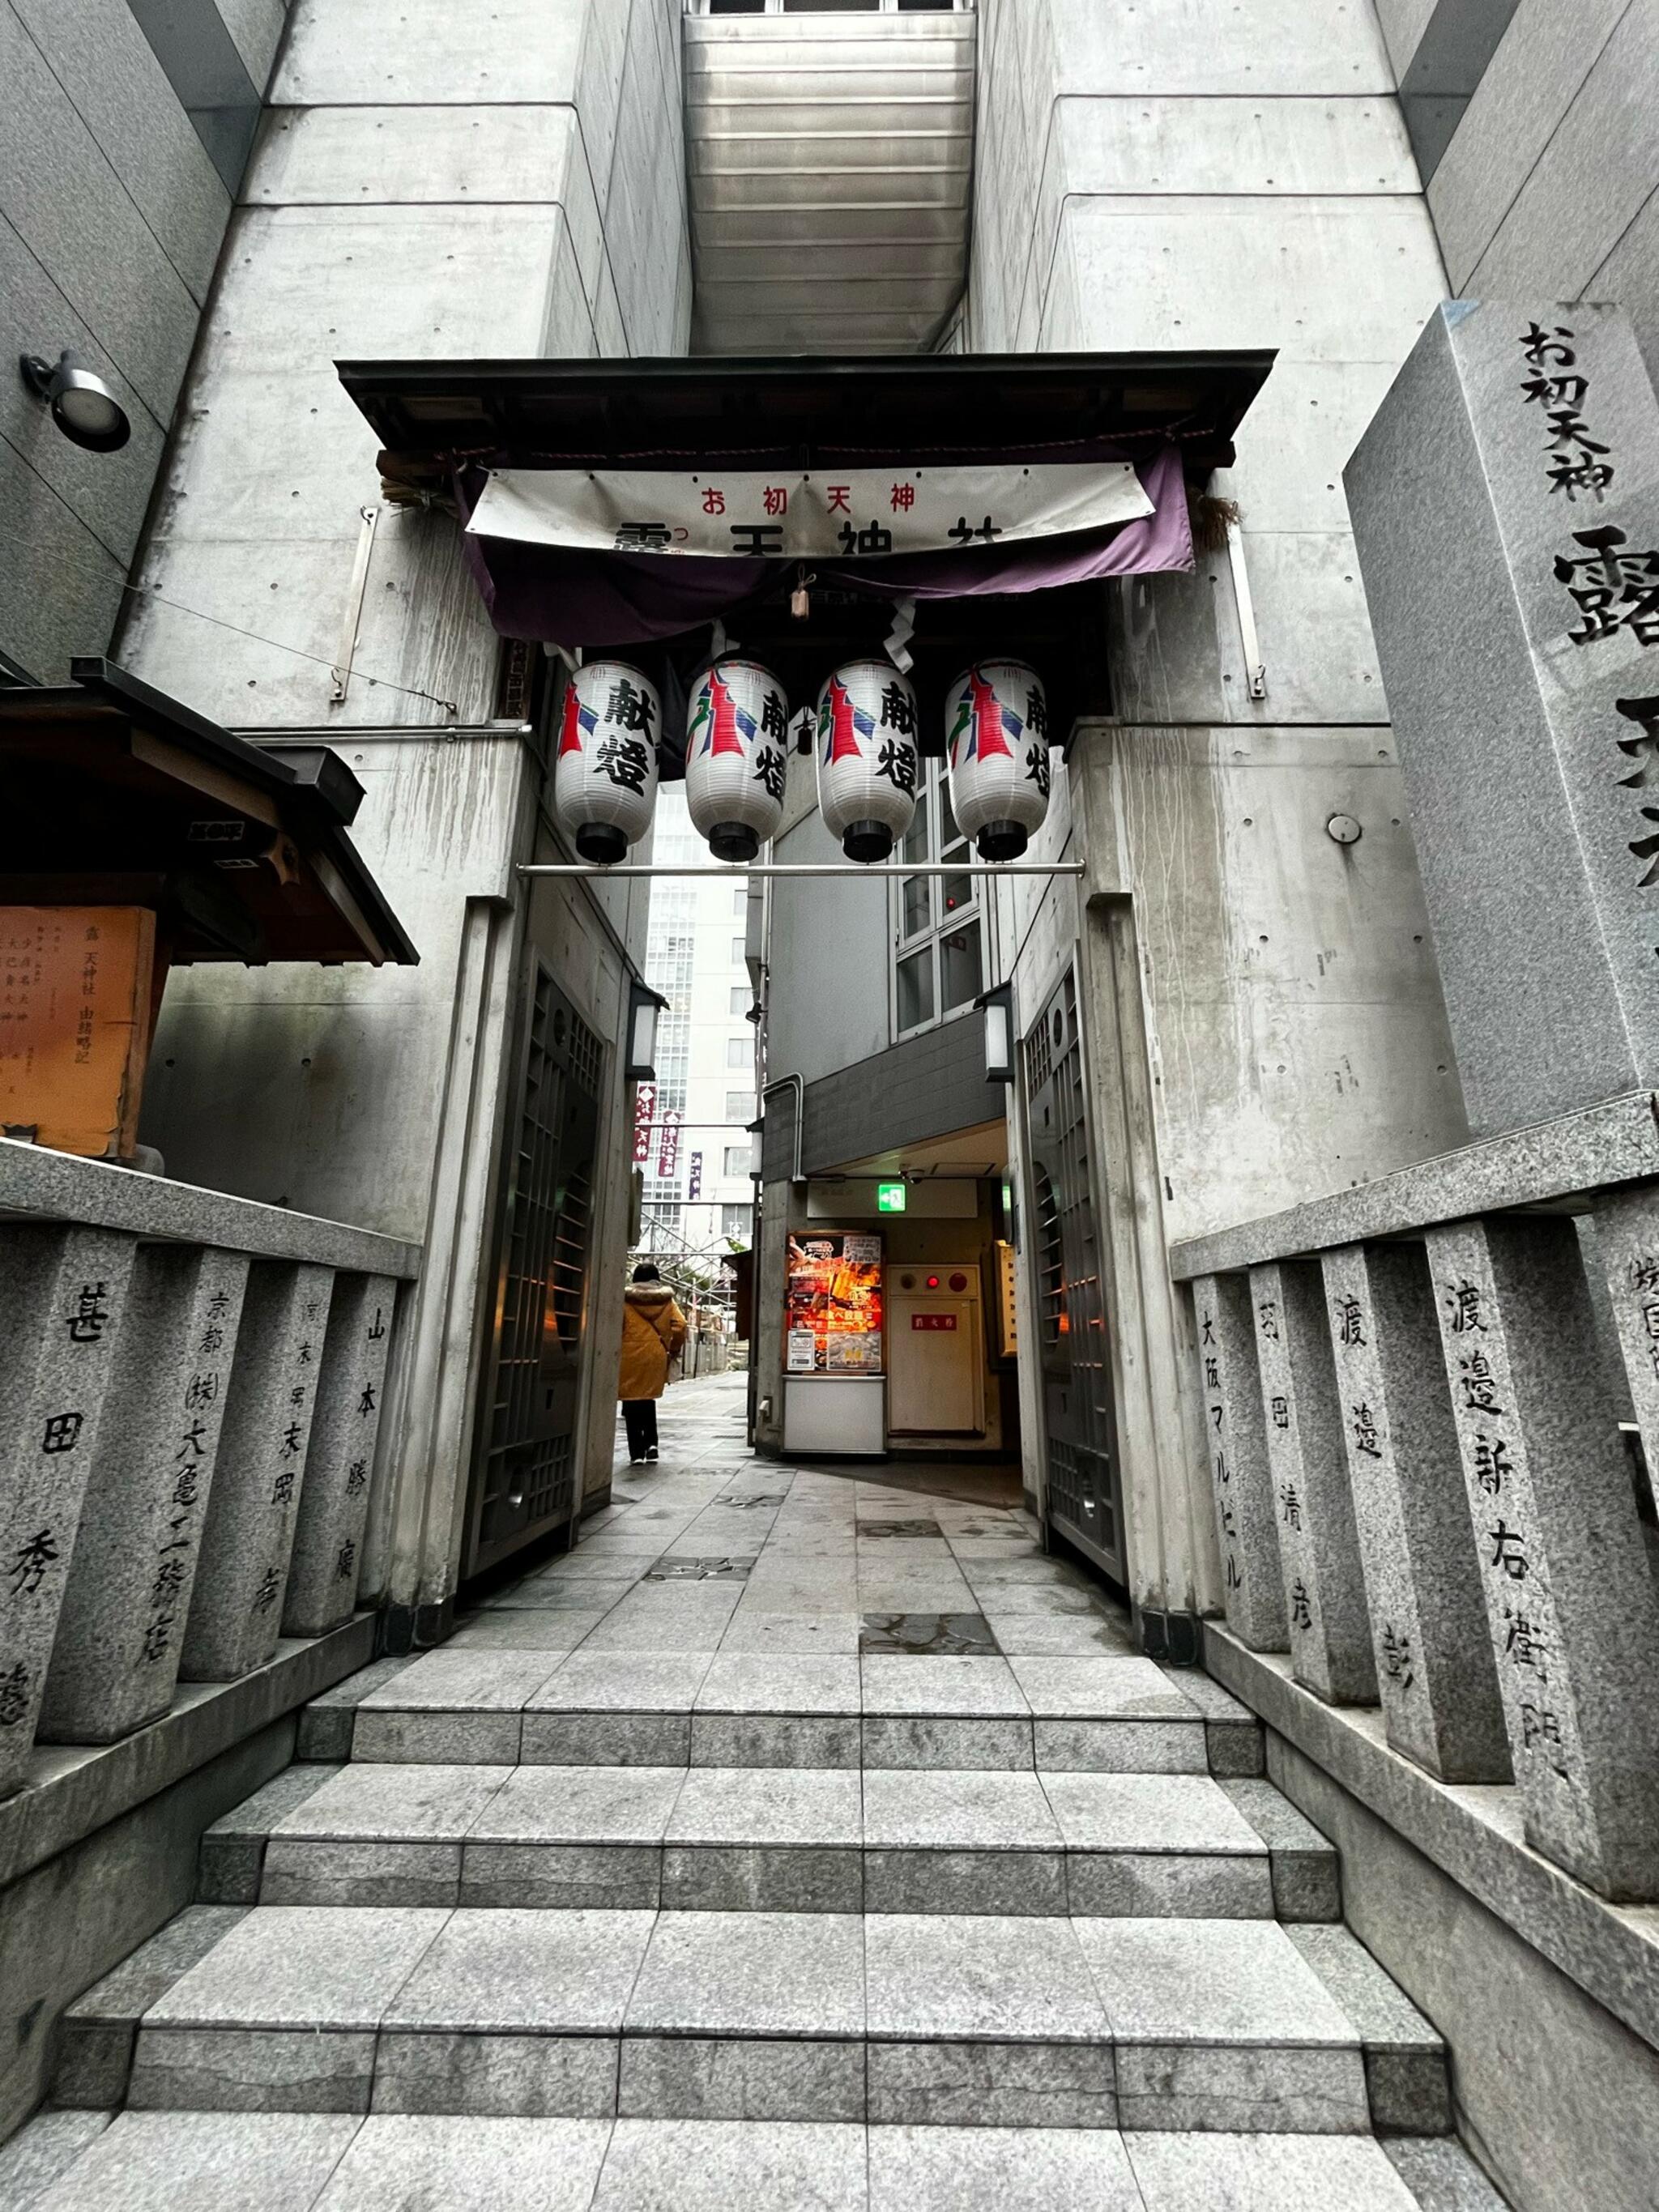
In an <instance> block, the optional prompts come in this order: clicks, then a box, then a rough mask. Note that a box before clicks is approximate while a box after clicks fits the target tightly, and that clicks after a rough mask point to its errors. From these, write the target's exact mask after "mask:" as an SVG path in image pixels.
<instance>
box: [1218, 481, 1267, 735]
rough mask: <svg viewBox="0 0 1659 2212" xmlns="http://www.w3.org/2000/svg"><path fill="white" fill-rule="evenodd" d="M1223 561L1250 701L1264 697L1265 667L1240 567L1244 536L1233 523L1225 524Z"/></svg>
mask: <svg viewBox="0 0 1659 2212" xmlns="http://www.w3.org/2000/svg"><path fill="white" fill-rule="evenodd" d="M1227 559H1228V561H1229V562H1231V567H1232V572H1233V598H1234V600H1235V601H1236V602H1237V607H1238V635H1239V637H1240V639H1241V640H1242V641H1243V647H1244V680H1245V682H1246V683H1247V684H1249V692H1250V696H1251V698H1252V699H1265V698H1266V697H1267V663H1266V662H1265V661H1264V660H1263V659H1262V658H1261V639H1260V638H1259V637H1258V636H1257V635H1256V629H1255V600H1254V599H1251V597H1250V572H1249V569H1248V568H1246V567H1245V565H1244V533H1243V531H1242V530H1241V529H1240V528H1239V526H1238V525H1237V523H1236V522H1230V523H1229V524H1228V525H1227Z"/></svg>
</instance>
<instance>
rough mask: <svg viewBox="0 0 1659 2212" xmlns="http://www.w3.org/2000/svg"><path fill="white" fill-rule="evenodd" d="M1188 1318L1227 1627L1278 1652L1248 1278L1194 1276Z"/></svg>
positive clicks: (1281, 1610) (1273, 1539)
mask: <svg viewBox="0 0 1659 2212" xmlns="http://www.w3.org/2000/svg"><path fill="white" fill-rule="evenodd" d="M1193 1322H1194V1328H1195V1331H1196V1334H1197V1337H1198V1358H1199V1372H1200V1382H1201V1383H1202V1386H1203V1398H1204V1444H1205V1450H1206V1455H1207V1457H1208V1460H1209V1466H1210V1486H1211V1492H1212V1496H1213V1498H1214V1500H1215V1524H1216V1542H1217V1545H1218V1547H1219V1550H1220V1553H1221V1586H1222V1602H1223V1604H1224V1605H1225V1608H1226V1614H1227V1626H1228V1627H1229V1628H1231V1630H1232V1632H1233V1633H1234V1635H1235V1636H1237V1638H1238V1639H1239V1641H1240V1642H1241V1643H1243V1644H1248V1645H1249V1648H1250V1650H1252V1651H1282V1650H1285V1587H1284V1584H1283V1583H1282V1581H1281V1580H1280V1578H1279V1538H1278V1534H1277V1533H1276V1531H1275V1528H1274V1525H1273V1477H1272V1474H1271V1471H1270V1469H1269V1468H1268V1465H1267V1436H1266V1433H1265V1430H1264V1424H1263V1418H1262V1409H1261V1375H1260V1373H1259V1371H1258V1370H1257V1367H1256V1359H1255V1341H1254V1324H1253V1318H1252V1314H1251V1308H1250V1286H1249V1282H1248V1281H1247V1280H1246V1279H1245V1278H1244V1277H1243V1275H1202V1276H1200V1278H1199V1279H1198V1280H1197V1282H1195V1283H1194V1285H1193Z"/></svg>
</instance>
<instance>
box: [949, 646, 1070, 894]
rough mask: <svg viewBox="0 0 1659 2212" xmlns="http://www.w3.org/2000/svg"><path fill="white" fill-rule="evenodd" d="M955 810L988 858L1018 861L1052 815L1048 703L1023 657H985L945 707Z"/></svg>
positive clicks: (960, 824)
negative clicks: (1033, 836)
mask: <svg viewBox="0 0 1659 2212" xmlns="http://www.w3.org/2000/svg"><path fill="white" fill-rule="evenodd" d="M945 747H946V751H947V753H948V755H949V758H950V769H951V812H952V813H953V814H954V815H955V816H956V818H957V827H958V828H959V829H962V830H963V832H964V833H965V834H966V835H967V836H969V837H973V838H975V839H976V840H977V841H978V849H979V856H980V858H981V860H1018V858H1019V856H1020V854H1022V853H1023V852H1024V850H1025V847H1026V843H1027V842H1028V840H1029V839H1030V835H1031V832H1032V831H1033V830H1034V829H1041V828H1042V819H1043V817H1044V816H1045V815H1046V814H1047V813H1048V781H1049V778H1048V699H1047V696H1046V695H1045V693H1044V691H1043V689H1042V680H1041V678H1039V677H1038V675H1037V673H1036V670H1035V669H1031V668H1028V667H1027V666H1026V665H1025V663H1024V661H1023V660H982V661H981V662H980V663H979V665H977V667H974V668H970V669H969V670H968V671H967V672H966V674H965V675H963V676H959V677H958V678H957V680H956V682H955V683H954V684H952V685H951V691H950V696H949V698H948V699H947V701H946V702H945Z"/></svg>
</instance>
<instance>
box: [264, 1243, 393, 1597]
mask: <svg viewBox="0 0 1659 2212" xmlns="http://www.w3.org/2000/svg"><path fill="white" fill-rule="evenodd" d="M397 1295H398V1285H396V1283H395V1282H393V1281H392V1280H391V1279H390V1278H389V1277H386V1276H384V1275H340V1276H337V1277H336V1279H335V1284H334V1297H333V1302H332V1304H331V1308H330V1311H329V1317H328V1333H327V1336H326V1338H325V1342H324V1347H323V1367H322V1374H321V1376H320V1378H319V1383H318V1386H317V1404H316V1411H315V1413H313V1417H312V1424H311V1436H310V1440H309V1444H308V1448H307V1453H306V1462H305V1477H304V1480H303V1482H302V1483H301V1490H300V1510H299V1518H298V1522H297V1524H296V1526H295V1532H294V1552H293V1557H292V1559H291V1561H290V1563H289V1577H288V1590H287V1595H286V1597H285V1600H284V1602H283V1635H284V1636H324V1635H326V1634H327V1632H328V1631H329V1630H330V1629H331V1628H337V1627H338V1626H340V1624H341V1623H342V1621H345V1620H350V1618H351V1615H352V1612H353V1609H354V1608H355V1607H356V1602H357V1581H358V1577H359V1576H360V1575H361V1573H362V1552H363V1531H364V1529H365V1528H366V1527H367V1525H368V1492H369V1484H370V1482H371V1480H372V1479H373V1477H374V1446H375V1443H376V1440H377V1438H378V1437H379V1435H380V1413H381V1407H382V1401H383V1400H384V1398H385V1395H386V1356H387V1352H388V1351H389V1349H390V1346H391V1342H392V1312H393V1309H394V1307H395V1305H396V1303H397Z"/></svg>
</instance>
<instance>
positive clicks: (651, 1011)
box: [623, 976, 668, 1083]
mask: <svg viewBox="0 0 1659 2212" xmlns="http://www.w3.org/2000/svg"><path fill="white" fill-rule="evenodd" d="M667 1006H668V1001H667V1000H666V999H665V998H664V997H663V996H662V994H660V993H659V992H657V991H653V989H652V987H651V986H650V985H649V984H648V983H641V981H640V980H639V978H638V977H637V976H634V977H632V978H631V979H630V981H629V986H628V1057H627V1059H626V1060H624V1061H623V1081H624V1082H625V1083H654V1082H655V1081H656V1079H657V1071H656V1067H655V1066H654V1062H655V1060H656V1057H657V1016H658V1015H659V1013H663V1012H666V1010H667Z"/></svg>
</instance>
